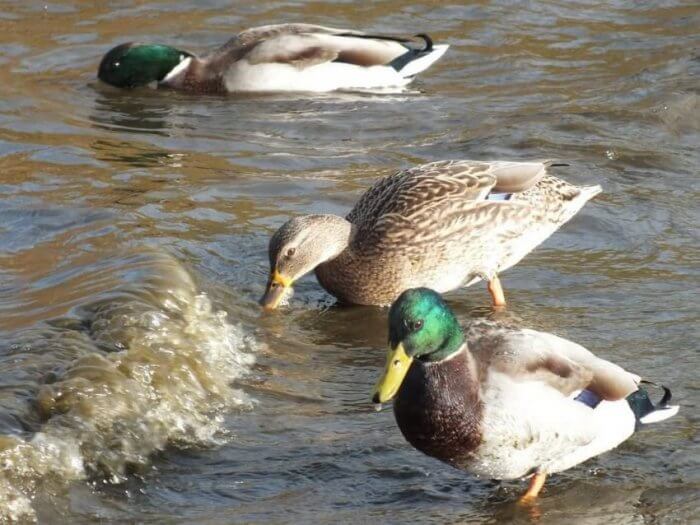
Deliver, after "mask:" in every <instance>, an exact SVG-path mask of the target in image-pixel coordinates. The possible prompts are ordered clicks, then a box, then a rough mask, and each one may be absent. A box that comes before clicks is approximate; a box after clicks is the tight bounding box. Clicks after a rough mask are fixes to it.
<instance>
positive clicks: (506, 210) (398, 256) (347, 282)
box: [261, 160, 600, 309]
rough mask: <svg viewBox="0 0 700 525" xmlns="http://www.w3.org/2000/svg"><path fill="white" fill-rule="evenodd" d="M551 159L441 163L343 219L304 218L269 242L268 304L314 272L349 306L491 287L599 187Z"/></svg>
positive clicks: (402, 175) (368, 198) (378, 190)
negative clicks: (557, 170) (417, 291)
mask: <svg viewBox="0 0 700 525" xmlns="http://www.w3.org/2000/svg"><path fill="white" fill-rule="evenodd" d="M551 165H552V164H551V163H549V162H479V161H471V160H458V161H438V162H433V163H431V164H425V165H423V166H418V167H415V168H412V169H409V170H406V171H401V172H399V173H397V174H395V175H392V176H390V177H386V178H383V179H380V180H379V181H377V182H376V183H375V184H374V185H373V186H372V187H371V188H370V189H369V190H367V191H366V192H365V193H364V194H363V195H362V196H361V197H360V200H359V201H358V202H357V204H355V207H354V208H353V209H352V210H351V211H350V213H349V214H348V216H347V218H346V219H343V218H342V217H338V216H336V215H306V216H301V217H296V218H294V219H291V220H290V221H288V222H287V223H285V224H284V225H283V226H282V227H281V228H280V229H279V230H277V232H276V233H275V234H274V235H273V236H272V239H271V240H270V247H269V255H270V269H271V272H270V273H271V275H270V280H269V281H268V284H267V291H266V293H265V295H264V296H263V298H262V300H261V304H262V305H263V306H264V307H265V308H267V309H274V308H276V307H277V305H278V304H279V303H280V302H281V300H282V298H283V297H284V296H285V295H286V292H287V290H289V288H290V287H291V285H292V283H294V281H296V280H297V279H298V278H299V277H301V276H302V275H304V274H306V273H308V272H310V271H311V270H313V269H315V270H316V277H317V278H318V280H319V282H320V283H321V285H322V286H323V287H324V288H325V289H326V290H328V291H329V292H330V293H331V294H333V295H334V296H336V297H337V298H338V299H340V300H341V301H342V302H345V303H351V304H367V305H370V304H372V305H389V304H391V302H392V301H393V300H394V299H396V298H397V297H398V296H399V294H400V293H401V292H403V291H404V290H406V289H407V288H415V287H418V286H426V287H429V288H433V289H435V290H437V291H439V292H446V291H448V290H453V289H455V288H458V287H460V286H463V285H464V286H469V285H471V284H473V283H475V282H477V281H479V280H480V279H486V280H488V283H489V291H490V293H491V297H492V299H493V303H494V305H496V306H504V305H505V298H504V296H503V290H502V289H501V285H500V281H499V280H498V273H500V272H502V271H503V270H506V269H508V268H510V267H511V266H513V265H514V264H516V263H517V262H518V261H520V259H522V258H523V257H524V256H525V255H527V254H528V253H529V252H530V251H531V250H533V249H534V248H535V247H536V246H537V245H538V244H540V243H541V242H542V241H544V240H545V239H546V238H547V237H549V236H550V235H551V234H552V233H554V231H556V230H557V229H558V228H559V227H560V226H561V225H562V224H564V223H565V222H566V221H568V220H569V219H570V218H571V217H573V216H574V215H575V214H576V213H577V212H578V211H579V210H580V209H581V207H582V206H583V205H584V204H585V203H586V202H587V201H588V200H589V199H591V198H592V197H593V196H595V195H597V194H598V193H599V192H600V186H587V187H577V186H573V185H571V184H568V183H567V182H564V181H563V180H561V179H558V178H556V177H553V176H551V175H549V174H548V173H547V168H548V167H549V166H551Z"/></svg>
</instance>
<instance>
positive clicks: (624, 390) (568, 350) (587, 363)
mask: <svg viewBox="0 0 700 525" xmlns="http://www.w3.org/2000/svg"><path fill="white" fill-rule="evenodd" d="M467 341H468V345H469V348H470V350H471V352H472V355H473V356H474V358H475V360H476V362H477V364H478V368H479V371H480V373H479V375H480V378H481V380H482V381H486V380H487V378H488V376H489V373H490V372H493V371H495V372H500V373H503V374H507V375H509V376H511V377H513V378H514V379H516V380H522V381H539V382H542V383H546V384H548V385H549V386H551V387H554V388H556V389H557V390H559V391H560V392H562V393H563V394H564V395H570V394H572V393H573V392H576V391H577V390H581V389H584V388H585V389H588V390H591V391H592V392H595V393H596V394H597V395H598V396H599V397H600V398H601V399H605V400H608V401H615V400H618V399H623V398H625V397H626V396H628V395H629V394H631V393H632V392H634V391H635V390H637V384H638V383H639V380H640V378H639V377H638V376H636V375H634V374H632V373H630V372H627V371H626V370H624V369H623V368H621V367H620V366H618V365H616V364H614V363H611V362H610V361H606V360H605V359H601V358H599V357H597V356H595V355H594V354H593V353H591V352H590V351H588V350H587V349H586V348H584V347H583V346H581V345H579V344H576V343H574V342H572V341H568V340H567V339H564V338H561V337H558V336H556V335H553V334H549V333H545V332H538V331H535V330H529V329H513V328H505V327H502V326H496V325H494V324H493V323H490V322H488V321H477V322H474V323H472V324H471V325H470V327H469V329H468V331H467Z"/></svg>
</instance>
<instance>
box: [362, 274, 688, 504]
mask: <svg viewBox="0 0 700 525" xmlns="http://www.w3.org/2000/svg"><path fill="white" fill-rule="evenodd" d="M389 346H390V349H389V353H388V357H387V362H386V367H385V370H384V373H383V375H382V377H381V378H380V380H379V382H378V383H377V386H376V388H375V391H374V394H373V401H374V402H375V403H386V402H388V401H391V400H393V402H394V415H395V417H396V422H397V424H398V426H399V429H400V430H401V432H402V433H403V435H404V437H405V438H406V440H407V441H408V442H409V443H411V444H412V445H413V446H414V447H415V448H417V449H418V450H420V451H422V452H424V453H425V454H428V455H430V456H433V457H435V458H437V459H439V460H441V461H444V462H446V463H448V464H450V465H452V466H454V467H457V468H460V469H464V470H467V471H470V472H472V473H474V474H476V475H478V476H483V477H486V478H490V479H518V478H525V477H530V487H529V489H528V491H527V492H526V493H525V494H524V495H523V497H522V498H521V501H522V502H531V501H533V500H534V499H535V498H536V497H537V495H538V493H539V491H540V489H541V488H542V486H543V484H544V480H545V478H546V475H547V474H549V473H554V472H559V471H562V470H565V469H568V468H571V467H573V466H575V465H577V464H579V463H581V462H583V461H585V460H587V459H589V458H591V457H594V456H597V455H599V454H602V453H603V452H606V451H608V450H610V449H612V448H614V447H616V446H617V445H619V444H620V443H622V442H623V441H625V440H626V439H627V438H628V437H630V436H631V435H632V433H633V432H634V431H635V429H636V428H637V427H638V426H640V425H644V424H647V423H652V422H657V421H662V420H664V419H667V418H669V417H671V416H672V415H674V414H676V413H677V411H678V407H677V406H671V405H669V404H668V402H669V401H670V391H669V390H668V389H666V388H665V387H663V388H664V396H663V399H662V400H661V401H660V402H659V403H658V404H657V405H654V404H653V403H652V402H651V400H650V399H649V395H648V393H647V392H646V390H645V389H644V388H642V387H641V386H640V383H641V379H640V377H639V376H637V375H635V374H632V373H630V372H627V371H625V370H624V369H622V368H621V367H619V366H617V365H615V364H613V363H611V362H609V361H606V360H604V359H601V358H598V357H596V356H595V355H594V354H592V353H591V352H589V351H588V350H586V349H585V348H584V347H582V346H580V345H578V344H576V343H573V342H571V341H568V340H566V339H563V338H561V337H557V336H555V335H552V334H548V333H544V332H537V331H535V330H529V329H516V328H510V327H505V326H502V325H499V324H497V323H494V322H491V321H486V320H474V321H473V322H472V323H470V325H469V327H468V329H467V331H466V333H465V332H463V331H462V328H461V327H460V325H459V322H458V320H457V318H456V317H455V315H454V313H453V312H452V310H451V309H450V308H449V306H448V305H447V304H446V303H445V302H444V301H443V299H442V298H441V297H440V295H439V294H437V293H436V292H434V291H432V290H429V289H427V288H416V289H410V290H407V291H405V292H404V293H402V294H401V295H400V296H399V298H398V299H397V300H396V301H395V302H394V304H393V305H392V307H391V309H390V312H389Z"/></svg>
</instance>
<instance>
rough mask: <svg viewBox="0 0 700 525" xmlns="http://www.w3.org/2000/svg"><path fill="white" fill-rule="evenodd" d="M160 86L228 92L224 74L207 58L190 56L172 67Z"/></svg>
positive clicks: (186, 89) (198, 91)
mask: <svg viewBox="0 0 700 525" xmlns="http://www.w3.org/2000/svg"><path fill="white" fill-rule="evenodd" d="M160 86H162V87H168V88H172V89H179V90H182V91H189V92H192V93H209V94H217V93H218V94H221V93H225V92H226V86H225V85H224V79H223V77H222V75H221V74H220V73H219V72H218V71H216V70H215V69H214V68H212V67H211V65H210V64H209V62H207V61H206V60H205V59H202V58H199V57H196V56H190V57H188V58H186V59H185V60H183V61H182V62H181V63H180V64H179V65H178V66H177V67H175V68H174V69H172V70H171V71H170V72H169V73H168V74H167V76H166V77H165V78H164V79H163V80H162V81H161V82H160Z"/></svg>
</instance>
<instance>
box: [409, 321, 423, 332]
mask: <svg viewBox="0 0 700 525" xmlns="http://www.w3.org/2000/svg"><path fill="white" fill-rule="evenodd" d="M421 328H423V321H422V320H420V319H419V320H418V321H413V323H411V330H413V331H414V332H417V331H418V330H420V329H421Z"/></svg>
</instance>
